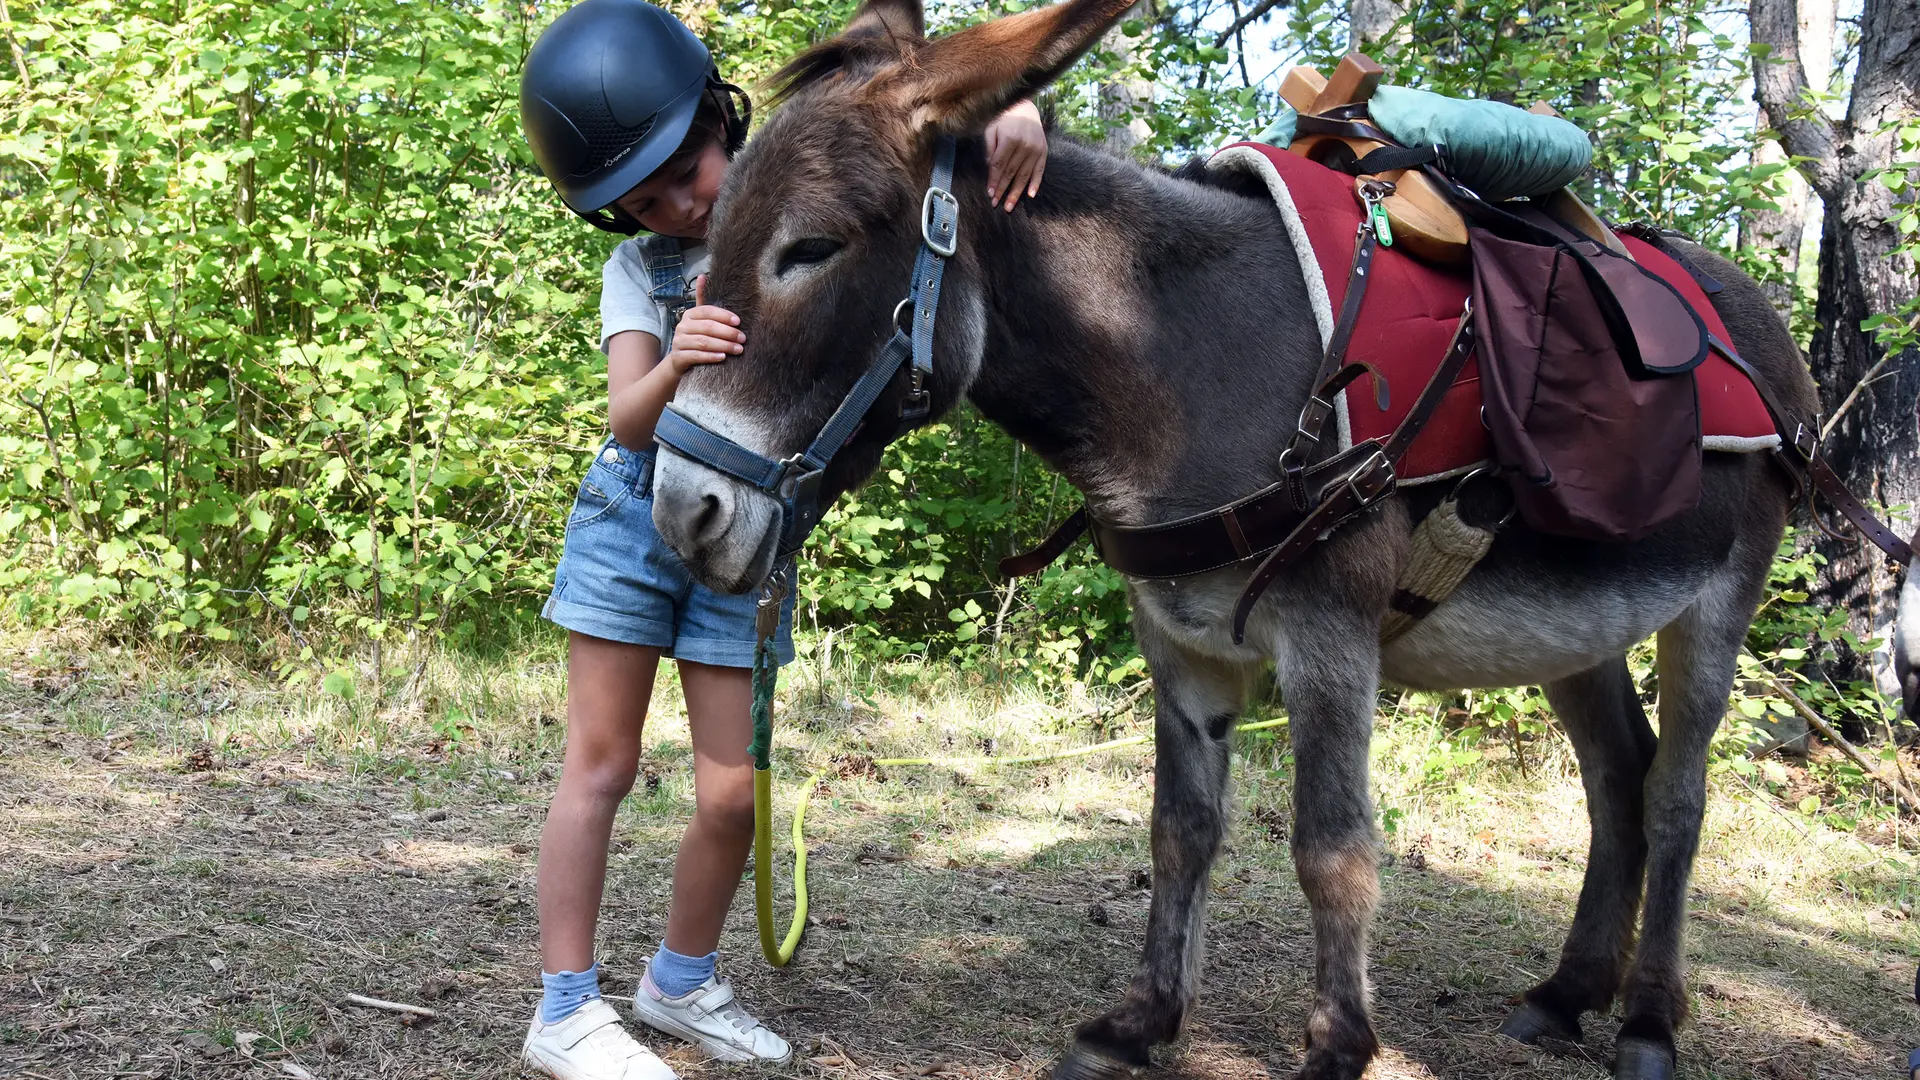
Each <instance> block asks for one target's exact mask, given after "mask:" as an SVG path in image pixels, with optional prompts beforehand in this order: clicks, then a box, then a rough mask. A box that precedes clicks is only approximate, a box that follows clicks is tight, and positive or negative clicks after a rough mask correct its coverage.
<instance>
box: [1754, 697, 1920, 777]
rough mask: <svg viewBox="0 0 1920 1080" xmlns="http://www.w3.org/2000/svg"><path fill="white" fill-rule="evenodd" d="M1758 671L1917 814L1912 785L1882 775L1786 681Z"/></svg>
mask: <svg viewBox="0 0 1920 1080" xmlns="http://www.w3.org/2000/svg"><path fill="white" fill-rule="evenodd" d="M1760 670H1761V678H1763V679H1765V680H1766V682H1767V685H1768V686H1770V687H1772V688H1773V691H1774V693H1776V694H1779V695H1780V697H1781V698H1782V699H1783V700H1785V701H1786V703H1787V704H1789V705H1791V706H1793V711H1794V712H1796V713H1799V714H1800V718H1801V719H1802V720H1805V721H1806V722H1807V725H1808V726H1809V727H1811V728H1813V730H1815V731H1817V732H1819V733H1820V737H1821V738H1823V739H1825V740H1827V741H1828V742H1830V743H1832V744H1833V745H1834V748H1835V749H1837V750H1839V751H1840V752H1841V753H1842V754H1845V755H1846V756H1847V758H1848V759H1849V760H1851V761H1852V762H1853V763H1854V764H1855V765H1858V766H1860V771H1861V772H1863V773H1866V774H1867V776H1868V777H1869V778H1871V779H1873V780H1875V781H1877V782H1879V783H1880V784H1881V785H1882V786H1884V787H1885V788H1886V789H1887V790H1888V791H1891V792H1893V796H1894V798H1895V799H1897V800H1898V801H1899V802H1900V803H1902V804H1904V805H1905V806H1906V808H1907V809H1908V810H1910V811H1912V812H1914V813H1920V795H1915V794H1914V793H1913V789H1912V788H1909V787H1908V786H1907V785H1905V784H1903V783H1901V782H1900V781H1899V780H1897V779H1895V778H1893V777H1891V776H1886V775H1884V774H1882V773H1881V772H1880V770H1879V769H1877V768H1875V767H1874V765H1873V763H1872V762H1870V761H1868V760H1867V757H1866V755H1865V754H1862V753H1861V752H1860V751H1858V750H1856V749H1854V746H1853V744H1852V743H1850V742H1848V741H1847V740H1846V739H1845V738H1843V737H1842V736H1841V734H1840V733H1839V732H1838V731H1835V730H1834V729H1833V725H1831V724H1829V723H1827V721H1826V718H1825V717H1823V716H1821V715H1820V714H1819V713H1817V712H1815V711H1814V709H1813V706H1811V705H1809V704H1807V702H1806V699H1804V698H1802V697H1801V696H1800V695H1799V694H1796V693H1794V692H1793V691H1792V690H1790V689H1788V688H1787V684H1785V683H1783V682H1781V681H1780V680H1779V679H1778V678H1777V677H1775V675H1774V674H1773V672H1771V671H1767V670H1766V669H1765V668H1761V669H1760Z"/></svg>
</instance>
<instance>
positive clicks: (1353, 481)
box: [1344, 450, 1400, 510]
mask: <svg viewBox="0 0 1920 1080" xmlns="http://www.w3.org/2000/svg"><path fill="white" fill-rule="evenodd" d="M1344 483H1345V484H1346V485H1347V491H1348V493H1349V494H1351V495H1352V496H1353V501H1354V508H1355V509H1356V510H1364V509H1366V508H1368V507H1370V506H1372V505H1373V504H1375V503H1377V502H1379V501H1380V500H1382V499H1384V498H1386V497H1387V496H1389V495H1391V494H1393V493H1394V491H1395V490H1397V489H1398V488H1399V486H1400V478H1399V476H1398V475H1397V474H1395V473H1394V471H1393V462H1391V461H1389V460H1387V453H1386V451H1384V450H1376V451H1374V454H1373V456H1372V457H1370V458H1368V459H1367V460H1366V461H1365V462H1364V463H1363V464H1362V465H1361V466H1360V467H1359V468H1357V469H1355V470H1353V471H1352V472H1350V473H1348V474H1347V476H1346V480H1345V481H1344Z"/></svg>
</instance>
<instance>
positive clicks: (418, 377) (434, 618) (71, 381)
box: [0, 2, 602, 692]
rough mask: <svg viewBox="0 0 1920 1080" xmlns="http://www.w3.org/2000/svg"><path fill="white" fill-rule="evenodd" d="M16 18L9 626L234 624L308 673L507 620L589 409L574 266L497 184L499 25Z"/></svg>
mask: <svg viewBox="0 0 1920 1080" xmlns="http://www.w3.org/2000/svg"><path fill="white" fill-rule="evenodd" d="M25 18H26V20H27V21H26V23H25V25H24V26H23V27H20V28H19V29H17V30H16V34H18V35H19V36H20V37H21V38H22V39H23V41H22V44H23V46H24V47H25V49H26V53H25V57H26V65H27V76H26V77H20V76H19V75H18V73H17V72H16V73H15V75H16V78H15V80H14V81H13V82H12V83H10V84H4V85H5V90H4V95H0V96H3V97H4V100H5V102H6V104H5V106H4V113H0V127H3V130H4V135H5V137H4V138H0V170H3V172H0V175H3V176H4V184H5V186H6V187H7V189H8V196H9V197H8V198H7V199H6V200H4V201H0V236H4V238H5V239H4V240H0V243H3V244H4V245H5V248H4V250H5V256H6V258H5V269H0V297H4V303H0V349H4V354H3V355H4V357H5V363H6V367H7V383H8V386H9V388H10V390H11V392H10V393H8V394H7V395H6V397H5V398H4V399H0V468H4V470H5V472H6V473H7V475H8V476H9V477H10V482H9V487H8V491H7V495H6V502H5V503H4V509H0V518H3V519H4V522H5V526H6V533H7V535H8V537H9V544H8V549H7V550H6V551H5V553H4V556H0V558H4V563H0V572H3V573H4V574H5V579H4V580H5V582H6V584H7V585H8V586H9V592H10V593H11V595H12V596H13V598H14V599H13V605H14V610H15V614H16V615H18V616H21V617H25V618H28V619H35V620H41V621H48V620H53V619H58V618H62V617H66V616H70V615H82V616H86V617H90V618H95V619H101V620H106V621H109V622H119V623H122V624H125V625H127V626H128V627H130V628H135V629H139V630H143V631H146V632H150V633H152V634H155V635H158V636H161V637H167V636H172V635H178V634H194V635H202V636H204V637H207V638H211V639H215V640H223V639H225V638H227V637H228V636H229V635H230V634H231V633H232V632H233V630H232V628H233V627H235V626H237V625H240V624H242V623H245V624H247V625H248V626H250V627H254V628H271V629H273V630H274V631H275V632H278V633H281V634H284V635H285V636H286V637H287V638H288V639H289V640H290V642H291V643H292V644H293V645H294V646H295V647H296V648H297V649H298V650H299V653H300V655H301V656H302V659H303V660H305V661H317V660H318V658H319V654H324V653H326V652H328V651H329V650H330V648H331V646H329V645H327V644H325V642H327V641H330V640H333V639H335V638H345V639H348V640H359V639H366V638H372V639H375V640H378V639H381V638H384V637H386V636H388V635H390V634H392V633H395V632H397V631H400V630H402V629H415V628H439V627H444V626H447V625H448V620H449V618H450V617H451V616H452V615H453V614H454V613H455V612H459V611H471V610H473V609H474V608H475V607H476V606H477V605H476V603H475V601H476V599H477V598H481V597H489V596H502V597H511V598H513V599H512V600H511V601H510V603H512V604H516V605H518V606H519V607H521V608H524V607H525V606H526V605H527V604H528V598H530V597H532V596H533V595H534V594H535V593H536V592H537V590H538V588H539V587H540V585H541V584H542V582H543V580H544V579H545V578H546V576H547V574H548V573H549V572H550V568H551V565H552V552H553V550H554V548H555V545H556V541H557V539H558V533H559V525H560V523H561V520H562V517H561V515H563V514H564V506H565V503H566V496H567V493H568V490H569V487H570V485H571V483H572V482H573V481H574V479H575V478H576V474H577V472H578V471H579V469H580V468H581V463H582V461H583V457H582V455H581V453H580V452H579V450H580V449H581V448H582V447H583V445H585V444H587V443H589V442H590V441H591V439H592V432H593V431H594V429H595V428H596V427H597V426H598V420H597V417H596V414H597V412H598V409H597V407H596V406H597V402H596V397H597V395H598V391H599V388H600V386H601V385H602V383H601V377H600V375H599V373H598V371H597V370H596V367H597V365H596V363H595V362H594V361H595V360H596V359H597V358H596V357H594V356H593V354H592V352H591V349H590V346H584V342H583V338H584V336H585V335H584V333H583V330H584V326H583V322H584V319H583V316H584V315H586V314H587V312H589V311H590V310H591V308H590V301H591V298H592V295H593V292H592V289H593V284H594V279H593V276H592V268H593V266H594V262H595V256H596V254H597V252H596V251H595V248H596V247H597V244H596V243H595V238H593V237H591V236H588V235H585V234H584V231H583V230H581V229H580V228H579V227H578V226H577V225H576V224H575V223H573V222H571V221H569V220H567V219H566V218H564V217H563V216H562V215H561V214H559V213H556V212H555V208H554V206H553V202H552V200H551V198H550V197H549V193H548V192H547V190H546V189H545V186H544V184H543V183H541V182H539V177H538V175H537V173H534V172H532V171H531V170H530V169H529V168H527V166H526V163H525V161H524V149H523V144H522V143H521V140H520V135H519V130H518V121H517V110H516V108H515V96H514V94H513V92H512V88H513V86H514V83H515V74H516V72H517V70H518V67H519V58H520V56H521V54H522V52H523V51H524V48H525V46H526V42H527V41H528V40H529V35H530V34H531V33H532V32H533V30H534V28H533V27H532V26H530V25H529V24H528V23H527V22H526V17H525V15H524V13H523V9H521V8H518V7H507V6H499V7H482V6H477V5H431V6H428V7H425V8H422V7H421V6H419V5H412V4H406V5H403V4H398V3H386V4H380V3H376V4H372V5H365V4H363V5H333V6H328V5H308V4H291V3H285V4H265V3H262V4H235V5H219V6H213V7H198V8H194V7H186V6H180V5H172V4H158V3H111V4H110V3H105V2H92V3H79V4H41V5H34V6H29V7H28V8H27V10H26V13H25ZM106 27H111V29H104V28H106ZM583 346H584V347H583ZM336 681H337V680H336V679H334V678H329V680H328V682H329V689H332V690H337V692H345V690H346V688H345V687H344V686H342V687H339V688H336V687H335V686H334V685H333V683H335V682H336Z"/></svg>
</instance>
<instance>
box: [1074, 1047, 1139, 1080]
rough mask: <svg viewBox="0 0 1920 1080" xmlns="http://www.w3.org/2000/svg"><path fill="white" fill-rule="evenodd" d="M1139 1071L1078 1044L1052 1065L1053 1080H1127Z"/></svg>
mask: <svg viewBox="0 0 1920 1080" xmlns="http://www.w3.org/2000/svg"><path fill="white" fill-rule="evenodd" d="M1139 1071H1140V1070H1139V1069H1137V1068H1135V1067H1134V1066H1132V1065H1129V1064H1127V1063H1126V1062H1124V1061H1118V1060H1115V1059H1114V1058H1110V1057H1108V1056H1107V1055H1105V1054H1103V1053H1101V1052H1099V1051H1098V1050H1093V1049H1090V1048H1088V1047H1086V1046H1082V1045H1080V1044H1078V1043H1076V1044H1074V1046H1073V1048H1072V1049H1070V1050H1068V1051H1067V1052H1066V1053H1065V1054H1062V1055H1061V1057H1060V1060H1059V1061H1058V1062H1055V1063H1054V1066H1053V1080H1129V1078H1130V1077H1132V1076H1134V1075H1135V1074H1137V1073H1138V1072H1139Z"/></svg>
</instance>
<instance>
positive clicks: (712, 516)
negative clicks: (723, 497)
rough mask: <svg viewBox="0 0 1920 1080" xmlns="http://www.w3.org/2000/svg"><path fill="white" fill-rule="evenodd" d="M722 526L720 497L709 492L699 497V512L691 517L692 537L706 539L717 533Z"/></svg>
mask: <svg viewBox="0 0 1920 1080" xmlns="http://www.w3.org/2000/svg"><path fill="white" fill-rule="evenodd" d="M724 524H725V521H724V520H723V518H722V510H721V507H720V496H718V495H715V494H712V493H711V492H709V493H708V494H705V495H702V496H700V510H699V512H698V513H696V514H694V516H693V535H695V536H697V537H700V538H702V539H706V538H708V537H710V536H712V535H713V534H716V533H718V532H719V531H720V529H721V527H722V526H723V525H724Z"/></svg>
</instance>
